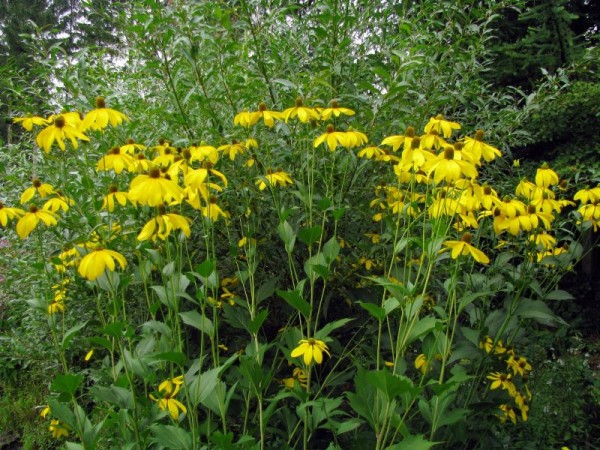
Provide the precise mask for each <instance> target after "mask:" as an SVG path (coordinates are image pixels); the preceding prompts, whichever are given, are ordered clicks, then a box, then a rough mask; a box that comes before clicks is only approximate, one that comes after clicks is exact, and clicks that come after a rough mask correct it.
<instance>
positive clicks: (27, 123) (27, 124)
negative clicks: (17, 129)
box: [13, 116, 48, 131]
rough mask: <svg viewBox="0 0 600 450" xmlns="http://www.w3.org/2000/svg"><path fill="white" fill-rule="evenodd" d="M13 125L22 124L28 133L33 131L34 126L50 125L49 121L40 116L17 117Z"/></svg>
mask: <svg viewBox="0 0 600 450" xmlns="http://www.w3.org/2000/svg"><path fill="white" fill-rule="evenodd" d="M13 123H20V124H21V126H22V127H23V128H25V129H26V130H27V131H31V130H33V126H34V125H48V119H44V118H43V117H38V116H29V117H15V118H14V119H13Z"/></svg>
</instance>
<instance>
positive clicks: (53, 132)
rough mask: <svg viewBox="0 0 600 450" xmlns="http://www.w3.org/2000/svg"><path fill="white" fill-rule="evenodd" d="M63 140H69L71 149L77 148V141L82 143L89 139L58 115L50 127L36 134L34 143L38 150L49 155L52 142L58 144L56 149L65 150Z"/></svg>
mask: <svg viewBox="0 0 600 450" xmlns="http://www.w3.org/2000/svg"><path fill="white" fill-rule="evenodd" d="M65 139H69V140H70V141H71V145H73V148H79V143H78V142H77V139H80V140H82V141H89V140H90V138H88V137H87V136H86V135H85V134H83V133H82V132H81V131H80V130H78V129H77V128H75V127H74V126H72V125H70V124H69V123H68V122H67V120H66V119H65V118H64V116H62V115H59V116H56V118H55V119H54V121H53V122H52V124H51V125H49V126H47V127H46V128H44V129H43V130H42V131H40V132H39V133H38V135H37V136H36V138H35V141H36V143H37V145H38V146H39V147H40V148H42V149H44V151H45V152H46V153H49V152H50V148H51V147H52V145H53V144H54V142H56V143H58V147H59V148H60V149H61V150H63V151H64V150H66V148H67V147H66V146H65Z"/></svg>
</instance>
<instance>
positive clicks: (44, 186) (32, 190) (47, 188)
mask: <svg viewBox="0 0 600 450" xmlns="http://www.w3.org/2000/svg"><path fill="white" fill-rule="evenodd" d="M35 194H38V195H39V196H40V198H44V197H47V196H49V195H50V194H54V188H53V187H52V186H51V185H49V184H48V183H42V182H41V181H40V180H39V179H38V178H34V179H33V180H32V181H31V187H28V188H27V189H25V190H24V191H23V193H22V194H21V205H22V204H24V203H27V202H28V201H29V200H31V199H32V198H33V196H34V195H35Z"/></svg>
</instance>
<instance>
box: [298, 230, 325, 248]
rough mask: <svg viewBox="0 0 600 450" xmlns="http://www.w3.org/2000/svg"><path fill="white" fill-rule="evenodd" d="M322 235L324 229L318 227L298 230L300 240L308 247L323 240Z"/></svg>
mask: <svg viewBox="0 0 600 450" xmlns="http://www.w3.org/2000/svg"><path fill="white" fill-rule="evenodd" d="M322 233H323V228H321V227H320V226H318V225H317V226H315V227H307V228H300V229H299V230H298V239H300V241H302V242H304V243H305V244H306V245H311V244H314V243H315V242H317V241H318V240H319V239H320V238H321V234H322Z"/></svg>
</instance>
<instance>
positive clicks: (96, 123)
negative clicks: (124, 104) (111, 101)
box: [80, 97, 129, 131]
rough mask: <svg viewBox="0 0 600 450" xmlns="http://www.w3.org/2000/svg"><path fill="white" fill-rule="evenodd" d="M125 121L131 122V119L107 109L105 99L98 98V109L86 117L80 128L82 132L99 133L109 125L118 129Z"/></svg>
mask: <svg viewBox="0 0 600 450" xmlns="http://www.w3.org/2000/svg"><path fill="white" fill-rule="evenodd" d="M123 121H127V122H129V118H128V117H127V116H126V115H125V114H123V113H121V112H119V111H116V110H114V109H110V108H107V107H106V102H105V101H104V98H103V97H98V98H96V109H92V110H91V111H90V112H89V113H87V114H86V115H85V118H84V119H83V121H82V122H81V125H80V128H81V130H82V131H86V130H89V129H92V130H94V131H97V130H103V129H105V128H106V127H107V126H108V124H109V123H110V125H111V126H113V127H116V126H117V125H120V124H121V123H123Z"/></svg>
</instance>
